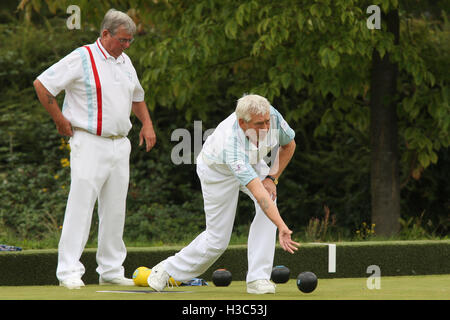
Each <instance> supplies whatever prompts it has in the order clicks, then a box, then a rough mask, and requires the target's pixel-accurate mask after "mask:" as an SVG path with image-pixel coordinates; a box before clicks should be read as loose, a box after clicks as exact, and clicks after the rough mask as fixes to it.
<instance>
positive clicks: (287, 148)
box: [269, 140, 296, 178]
mask: <svg viewBox="0 0 450 320" xmlns="http://www.w3.org/2000/svg"><path fill="white" fill-rule="evenodd" d="M295 146H296V145H295V141H294V140H292V141H291V142H289V143H288V144H286V145H284V146H281V147H280V148H279V149H278V153H277V156H276V159H275V163H274V164H273V165H272V166H271V168H270V172H269V174H270V175H271V176H273V177H275V178H279V177H280V176H281V173H282V172H283V171H284V169H286V167H287V165H288V164H289V162H290V161H291V159H292V156H293V155H294V151H295Z"/></svg>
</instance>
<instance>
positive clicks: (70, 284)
mask: <svg viewBox="0 0 450 320" xmlns="http://www.w3.org/2000/svg"><path fill="white" fill-rule="evenodd" d="M59 286H60V287H66V288H67V289H80V288H81V287H84V282H83V281H81V279H79V278H72V279H66V280H63V281H60V282H59Z"/></svg>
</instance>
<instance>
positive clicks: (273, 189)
mask: <svg viewBox="0 0 450 320" xmlns="http://www.w3.org/2000/svg"><path fill="white" fill-rule="evenodd" d="M262 184H263V186H264V188H266V190H267V192H268V193H269V196H270V199H272V200H274V201H275V199H276V198H277V186H276V185H275V183H274V182H273V181H272V180H271V179H268V178H266V179H264V180H263V181H262Z"/></svg>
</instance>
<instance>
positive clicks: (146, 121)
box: [132, 101, 153, 126]
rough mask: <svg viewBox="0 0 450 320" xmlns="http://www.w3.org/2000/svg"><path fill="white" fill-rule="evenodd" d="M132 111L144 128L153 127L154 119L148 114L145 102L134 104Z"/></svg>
mask: <svg viewBox="0 0 450 320" xmlns="http://www.w3.org/2000/svg"><path fill="white" fill-rule="evenodd" d="M132 110H133V113H134V114H135V115H136V117H137V118H138V119H139V121H141V123H142V126H147V125H150V126H153V123H152V119H151V118H150V113H149V112H148V109H147V105H146V104H145V101H140V102H133V104H132Z"/></svg>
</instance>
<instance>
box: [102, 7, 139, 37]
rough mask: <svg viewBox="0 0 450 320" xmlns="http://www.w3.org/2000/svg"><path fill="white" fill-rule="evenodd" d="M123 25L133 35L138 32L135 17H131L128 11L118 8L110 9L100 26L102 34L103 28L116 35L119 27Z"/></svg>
mask: <svg viewBox="0 0 450 320" xmlns="http://www.w3.org/2000/svg"><path fill="white" fill-rule="evenodd" d="M120 26H123V27H124V28H125V30H127V32H128V33H129V34H131V35H133V34H134V33H135V32H136V24H135V23H134V21H133V19H131V18H130V17H129V16H128V15H127V14H126V13H124V12H122V11H118V10H116V9H109V10H108V12H106V14H105V17H104V18H103V21H102V24H101V26H100V36H101V35H102V32H103V30H105V29H106V30H108V31H109V32H111V34H112V35H114V34H115V33H116V31H117V28H119V27H120Z"/></svg>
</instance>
